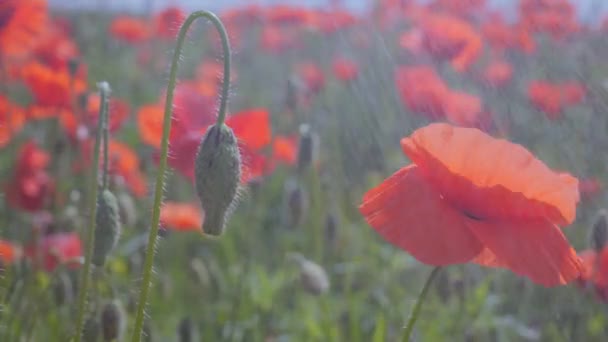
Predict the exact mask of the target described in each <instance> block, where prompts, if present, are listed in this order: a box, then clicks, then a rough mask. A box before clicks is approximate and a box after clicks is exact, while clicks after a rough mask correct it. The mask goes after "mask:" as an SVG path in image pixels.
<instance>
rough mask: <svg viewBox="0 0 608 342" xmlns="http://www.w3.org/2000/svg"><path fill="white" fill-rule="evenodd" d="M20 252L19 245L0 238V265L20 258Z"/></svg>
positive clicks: (8, 263)
mask: <svg viewBox="0 0 608 342" xmlns="http://www.w3.org/2000/svg"><path fill="white" fill-rule="evenodd" d="M21 253H22V251H21V248H20V247H19V246H17V245H15V244H13V243H10V242H8V241H5V240H2V239H0V267H1V266H6V265H10V264H12V263H13V262H15V261H16V260H18V259H19V258H21Z"/></svg>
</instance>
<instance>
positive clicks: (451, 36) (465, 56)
mask: <svg viewBox="0 0 608 342" xmlns="http://www.w3.org/2000/svg"><path fill="white" fill-rule="evenodd" d="M420 21H421V29H422V43H423V45H424V47H425V49H426V50H427V51H428V52H429V53H430V54H432V55H433V56H435V57H439V58H445V59H449V60H450V61H451V64H452V66H453V67H454V69H455V70H457V71H461V72H462V71H466V70H468V69H469V67H470V66H471V65H472V64H473V63H474V62H475V61H476V60H477V58H478V57H479V55H480V54H481V50H482V47H483V43H482V39H481V36H480V35H479V34H478V33H477V31H476V30H475V28H473V26H471V24H469V23H468V22H467V21H465V20H462V19H460V18H458V17H454V16H451V15H444V14H434V15H425V16H423V17H422V19H420Z"/></svg>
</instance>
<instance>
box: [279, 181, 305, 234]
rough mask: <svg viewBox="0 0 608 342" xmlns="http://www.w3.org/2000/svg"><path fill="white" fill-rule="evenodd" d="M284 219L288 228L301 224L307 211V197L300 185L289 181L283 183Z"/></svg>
mask: <svg viewBox="0 0 608 342" xmlns="http://www.w3.org/2000/svg"><path fill="white" fill-rule="evenodd" d="M284 205H285V217H286V221H287V222H286V223H287V226H288V227H290V228H291V227H296V226H298V225H300V223H302V220H303V218H304V217H305V216H306V212H307V211H308V196H307V194H306V191H305V190H304V189H303V188H302V186H301V185H300V183H299V182H298V181H297V180H295V179H290V180H288V181H287V182H286V183H285V204H284Z"/></svg>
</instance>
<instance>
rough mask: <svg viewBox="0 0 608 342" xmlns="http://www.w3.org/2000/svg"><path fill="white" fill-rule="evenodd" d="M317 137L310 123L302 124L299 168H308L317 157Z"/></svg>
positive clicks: (301, 169)
mask: <svg viewBox="0 0 608 342" xmlns="http://www.w3.org/2000/svg"><path fill="white" fill-rule="evenodd" d="M317 143H318V142H317V137H316V135H315V134H314V132H313V131H312V128H311V127H310V125H308V124H301V125H300V140H299V142H298V170H299V171H300V172H302V171H304V170H306V169H307V168H308V167H309V166H310V165H311V164H313V163H314V162H315V161H316V158H317Z"/></svg>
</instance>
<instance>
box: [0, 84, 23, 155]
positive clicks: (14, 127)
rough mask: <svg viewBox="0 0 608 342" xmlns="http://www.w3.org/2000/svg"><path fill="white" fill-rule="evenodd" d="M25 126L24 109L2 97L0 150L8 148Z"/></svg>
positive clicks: (0, 96)
mask: <svg viewBox="0 0 608 342" xmlns="http://www.w3.org/2000/svg"><path fill="white" fill-rule="evenodd" d="M24 124H25V112H24V111H23V108H21V107H19V106H18V105H16V104H14V103H11V102H10V101H9V100H8V99H7V98H6V97H4V96H2V95H0V148H1V147H4V146H6V144H8V143H9V142H10V141H11V139H12V138H13V137H14V136H15V135H16V134H17V133H19V131H21V128H22V127H23V125H24Z"/></svg>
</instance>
